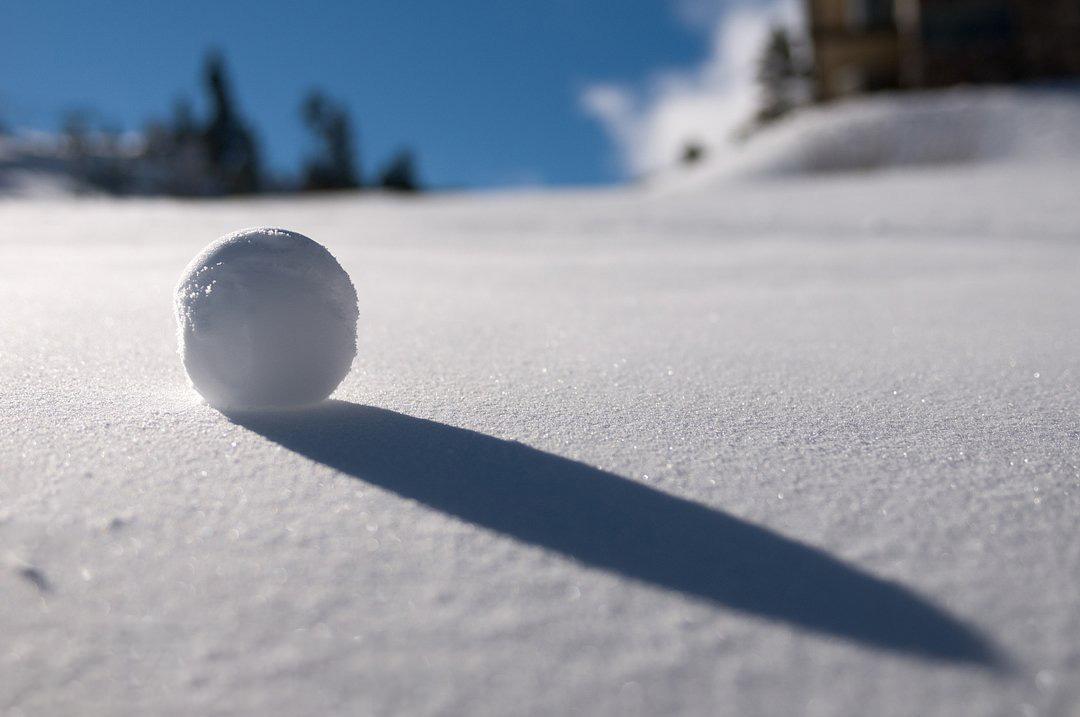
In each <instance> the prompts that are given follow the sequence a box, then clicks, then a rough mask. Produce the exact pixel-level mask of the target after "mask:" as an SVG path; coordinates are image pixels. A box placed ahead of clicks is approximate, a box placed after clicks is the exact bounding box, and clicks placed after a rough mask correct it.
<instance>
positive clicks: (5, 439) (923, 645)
mask: <svg viewBox="0 0 1080 717" xmlns="http://www.w3.org/2000/svg"><path fill="white" fill-rule="evenodd" d="M1078 186H1080V169H1078V168H1077V166H1076V165H1075V164H1068V163H1058V164H1056V165H1052V164H1049V163H1048V164H1038V163H1027V164H1020V163H1014V164H1000V163H999V164H994V165H987V166H968V167H952V168H923V169H912V168H909V169H906V170H903V171H888V172H880V173H872V174H843V175H829V176H824V177H820V176H819V177H796V178H786V179H785V178H778V179H769V180H758V181H750V180H733V179H726V180H718V179H715V178H714V179H713V180H710V181H707V182H696V183H694V187H693V188H692V189H685V188H684V189H683V190H680V191H675V190H671V189H670V188H669V189H668V190H666V191H656V190H654V189H650V188H639V189H626V190H621V191H610V192H566V193H550V194H516V195H515V194H509V195H501V196H500V195H494V196H487V197H482V196H476V197H469V196H460V197H453V196H446V197H430V198H422V199H419V200H416V201H407V200H395V199H392V198H380V197H366V198H356V197H351V196H341V197H336V198H325V199H293V200H270V199H268V200H250V201H219V202H201V203H198V202H178V201H166V200H160V201H154V200H129V201H122V200H104V199H92V198H87V199H42V200H7V201H0V266H3V267H4V276H3V280H2V281H0V326H2V331H0V377H2V385H3V391H2V392H0V594H2V595H3V596H4V601H5V602H4V609H3V610H0V635H2V636H3V637H2V642H0V711H2V712H4V713H5V714H26V715H42V714H82V715H93V714H175V715H181V714H219V713H246V714H281V715H289V714H612V715H614V714H618V715H623V714H673V713H682V714H702V715H705V714H708V715H713V714H749V715H755V714H760V715H778V714H810V715H819V714H820V715H831V714H852V715H866V714H874V715H892V714H897V715H901V714H903V715H909V714H910V715H916V714H917V715H927V714H943V715H988V714H989V715H996V714H1001V715H1013V714H1027V713H1032V714H1048V715H1075V714H1078V712H1077V710H1078V709H1080V708H1078V706H1077V705H1078V704H1080V577H1078V576H1080V531H1078V530H1077V515H1078V514H1080V427H1078V416H1080V391H1078V389H1080V320H1078V316H1080V201H1078V194H1077V187H1078ZM252 225H280V226H284V227H288V228H292V229H295V230H298V231H301V232H303V233H305V234H307V235H308V236H311V237H313V238H315V239H316V240H318V241H321V242H323V243H325V244H326V245H327V246H328V247H329V248H330V249H331V251H333V252H334V254H335V255H336V256H337V258H338V259H339V260H340V262H341V264H342V265H343V266H344V267H345V269H346V270H347V271H348V272H349V273H350V275H351V276H352V278H353V281H354V283H355V284H356V288H357V290H358V293H359V298H360V326H359V336H360V349H359V356H358V358H357V360H356V363H355V365H354V368H353V371H352V373H351V374H350V376H349V377H348V378H346V380H345V382H344V383H343V385H342V387H341V388H340V389H339V391H338V392H337V393H336V394H335V401H334V402H332V403H331V404H329V405H326V406H323V407H322V408H319V409H316V410H312V411H309V412H304V413H298V414H292V415H264V416H247V417H236V418H234V419H229V418H227V417H225V416H223V415H222V414H221V413H219V412H217V411H215V410H213V409H212V408H209V407H208V406H206V405H205V404H204V403H202V402H201V401H200V400H199V398H198V396H197V395H196V394H195V393H194V392H193V391H192V390H191V389H190V388H188V386H187V384H186V382H185V376H184V373H183V369H182V367H181V364H180V361H179V358H178V356H177V355H176V353H175V347H176V341H175V335H174V326H173V319H172V314H171V309H172V307H171V292H172V289H173V285H174V282H175V281H176V279H177V277H178V276H179V273H180V272H181V270H182V269H183V268H184V266H185V265H186V263H187V262H188V260H189V259H190V258H191V257H192V256H193V255H194V254H195V253H196V252H197V251H198V250H199V249H200V248H202V247H203V246H204V245H205V244H206V243H208V242H209V241H210V240H212V239H214V238H216V237H217V236H219V235H221V234H224V233H226V232H228V231H231V230H234V229H237V228H240V227H245V226H252Z"/></svg>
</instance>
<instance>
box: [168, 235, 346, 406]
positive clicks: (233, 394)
mask: <svg viewBox="0 0 1080 717" xmlns="http://www.w3.org/2000/svg"><path fill="white" fill-rule="evenodd" d="M175 308H176V323H177V335H178V339H179V344H180V347H179V350H180V355H181V357H182V358H183V361H184V368H185V369H186V370H187V374H188V377H189V378H190V379H191V384H192V386H194V387H195V390H196V391H198V392H199V393H200V394H202V396H203V397H204V398H205V399H206V400H207V401H208V402H209V403H210V404H211V405H212V406H216V407H217V408H219V409H222V410H229V409H232V410H252V409H261V408H291V407H299V406H306V405H310V404H313V403H318V402H319V401H322V400H323V399H325V398H326V397H327V396H329V395H330V394H331V392H333V390H334V389H335V388H337V385H338V384H339V383H341V380H342V379H343V378H345V374H347V373H348V372H349V367H350V365H351V364H352V360H353V357H355V356H356V319H357V309H356V289H355V288H354V287H353V284H352V281H350V280H349V275H348V274H346V273H345V270H344V269H342V268H341V265H340V264H338V262H337V260H336V259H334V257H333V255H331V254H330V252H329V251H327V250H326V248H325V247H324V246H322V245H321V244H319V243H318V242H315V241H312V240H311V239H308V238H307V237H306V236H304V235H303V234H297V233H296V232H290V231H286V230H285V229H274V228H269V227H261V228H257V229H242V230H240V231H238V232H234V233H232V234H227V235H225V236H223V237H221V238H220V239H218V240H217V241H215V242H214V243H212V244H210V246H208V247H206V249H204V250H203V251H202V252H200V253H199V255H198V256H196V257H195V258H194V259H193V260H192V261H191V263H190V264H188V267H187V268H186V269H185V270H184V273H183V275H182V276H181V277H180V283H179V284H178V285H177V287H176V297H175Z"/></svg>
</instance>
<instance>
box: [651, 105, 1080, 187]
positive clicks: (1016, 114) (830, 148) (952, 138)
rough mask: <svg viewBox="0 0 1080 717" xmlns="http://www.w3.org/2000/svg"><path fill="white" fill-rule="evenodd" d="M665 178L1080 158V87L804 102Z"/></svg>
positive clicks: (681, 180)
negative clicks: (741, 141)
mask: <svg viewBox="0 0 1080 717" xmlns="http://www.w3.org/2000/svg"><path fill="white" fill-rule="evenodd" d="M711 150H714V154H715V155H716V157H715V159H714V161H712V162H710V163H706V164H704V165H702V166H701V167H698V168H694V169H693V171H690V172H686V170H685V167H683V168H680V169H679V171H674V172H672V171H668V172H665V173H662V174H661V175H660V177H659V179H660V180H661V182H664V181H666V182H672V181H674V182H675V183H676V184H685V183H687V181H688V180H689V181H690V183H693V182H694V181H700V180H701V179H702V178H711V179H723V178H732V177H735V178H745V177H758V178H762V177H776V176H789V175H799V174H817V173H825V172H850V171H867V170H882V169H895V168H898V167H909V166H926V165H962V164H994V163H1004V164H1008V165H1016V164H1034V165H1037V166H1045V165H1046V164H1067V165H1075V164H1077V163H1078V162H1080V86H1074V85H1066V86H1065V87H1063V88H1047V87H1038V86H1028V87H982V88H980V87H959V88H951V89H946V90H937V91H932V92H922V93H918V94H916V93H910V92H905V93H882V94H877V95H869V96H864V97H858V98H852V99H847V100H842V101H837V102H835V103H832V104H828V105H821V106H815V107H809V108H803V109H801V110H799V111H798V112H795V113H793V114H792V115H790V116H789V117H787V118H785V119H784V120H782V121H780V122H778V123H777V124H776V125H775V126H772V127H770V128H768V129H767V131H759V132H757V133H756V134H754V135H752V136H751V137H750V138H749V139H748V140H747V141H746V142H745V143H744V144H743V145H741V146H738V147H736V148H728V149H724V148H720V147H712V148H711Z"/></svg>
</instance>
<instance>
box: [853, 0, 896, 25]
mask: <svg viewBox="0 0 1080 717" xmlns="http://www.w3.org/2000/svg"><path fill="white" fill-rule="evenodd" d="M893 3H894V0H847V18H848V26H849V27H850V28H851V29H853V30H884V29H887V28H890V27H892V26H893V24H894V17H893Z"/></svg>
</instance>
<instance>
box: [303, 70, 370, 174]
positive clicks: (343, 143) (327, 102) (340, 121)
mask: <svg viewBox="0 0 1080 717" xmlns="http://www.w3.org/2000/svg"><path fill="white" fill-rule="evenodd" d="M300 114H301V116H302V117H303V118H304V122H305V124H307V126H308V128H309V129H310V130H311V132H312V133H313V134H314V135H315V137H316V139H317V141H318V143H319V145H320V146H319V151H318V153H317V154H316V155H315V156H314V157H312V158H311V159H309V160H308V162H307V165H306V167H305V168H304V188H305V189H308V190H320V189H351V188H353V187H357V186H359V185H360V179H359V172H358V171H357V169H356V160H355V155H356V149H355V144H354V142H353V132H352V125H351V123H350V121H349V113H348V111H347V110H346V109H345V108H344V107H343V106H342V105H340V104H338V103H336V102H334V101H333V100H331V99H330V98H328V97H327V96H326V95H324V94H323V93H321V92H319V91H318V90H314V91H312V92H311V93H310V94H309V95H308V97H307V99H306V100H304V103H303V105H302V107H301V112H300Z"/></svg>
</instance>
